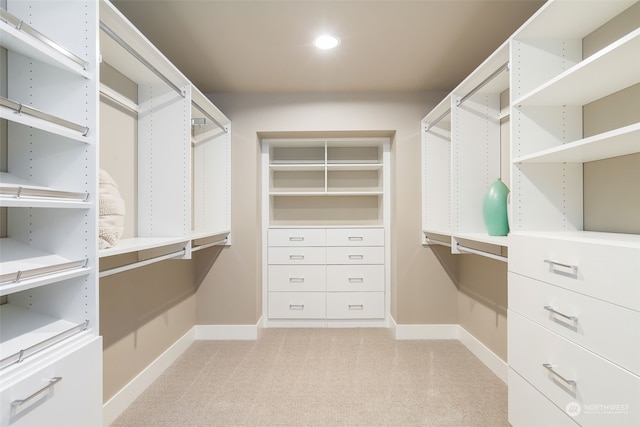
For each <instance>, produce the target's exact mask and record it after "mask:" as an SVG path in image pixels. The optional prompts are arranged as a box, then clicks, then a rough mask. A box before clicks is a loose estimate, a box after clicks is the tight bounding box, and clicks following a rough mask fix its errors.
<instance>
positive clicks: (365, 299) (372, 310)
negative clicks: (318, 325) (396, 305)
mask: <svg viewBox="0 0 640 427" xmlns="http://www.w3.org/2000/svg"><path fill="white" fill-rule="evenodd" d="M327 318H328V319H382V318H384V292H332V293H327Z"/></svg>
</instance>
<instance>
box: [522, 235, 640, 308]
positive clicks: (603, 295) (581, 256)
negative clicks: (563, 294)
mask: <svg viewBox="0 0 640 427" xmlns="http://www.w3.org/2000/svg"><path fill="white" fill-rule="evenodd" d="M509 270H510V271H513V272H514V273H518V274H522V275H523V276H528V277H532V278H534V279H538V280H542V281H543V282H547V283H551V284H554V285H558V286H562V287H563V288H566V289H569V290H572V291H575V292H579V293H582V294H586V295H590V296H593V297H595V298H599V299H602V300H605V301H609V302H612V303H614V304H619V305H622V306H623V307H628V308H631V309H634V310H637V311H640V286H638V284H639V283H640V247H632V245H628V246H618V245H613V244H611V245H608V244H604V243H593V242H586V241H584V240H578V239H574V240H567V239H559V238H553V237H544V236H542V237H541V236H528V235H519V234H512V235H510V236H509Z"/></svg>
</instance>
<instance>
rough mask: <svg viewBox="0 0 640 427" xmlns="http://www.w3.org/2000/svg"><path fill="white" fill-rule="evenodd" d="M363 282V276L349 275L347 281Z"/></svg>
mask: <svg viewBox="0 0 640 427" xmlns="http://www.w3.org/2000/svg"><path fill="white" fill-rule="evenodd" d="M362 282H364V277H349V283H362Z"/></svg>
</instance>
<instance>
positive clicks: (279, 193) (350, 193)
mask: <svg viewBox="0 0 640 427" xmlns="http://www.w3.org/2000/svg"><path fill="white" fill-rule="evenodd" d="M383 193H384V192H383V191H382V190H372V191H324V190H321V191H271V192H269V196H382V195H383Z"/></svg>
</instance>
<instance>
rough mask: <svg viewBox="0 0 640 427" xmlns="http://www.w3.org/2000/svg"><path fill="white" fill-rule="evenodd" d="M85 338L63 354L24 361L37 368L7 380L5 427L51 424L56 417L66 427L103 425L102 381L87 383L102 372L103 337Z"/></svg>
mask: <svg viewBox="0 0 640 427" xmlns="http://www.w3.org/2000/svg"><path fill="white" fill-rule="evenodd" d="M81 341H82V342H83V343H82V344H80V345H77V346H76V345H69V346H68V347H69V348H68V350H64V353H63V354H61V355H60V357H54V356H53V354H52V357H51V359H49V360H47V361H45V360H46V359H47V357H46V356H43V358H44V360H42V361H41V362H38V363H33V362H23V363H31V364H32V365H33V371H32V372H30V373H29V374H28V376H26V377H24V378H15V379H14V380H13V381H11V380H8V381H6V383H5V382H3V384H2V389H1V390H0V417H1V419H0V426H1V427H9V426H10V427H27V426H51V425H53V424H52V420H55V421H53V422H54V423H58V422H64V425H65V427H66V426H68V427H86V426H99V425H102V408H101V406H102V383H101V382H100V383H96V382H95V381H89V382H87V378H94V375H93V372H97V371H102V339H100V338H95V337H91V338H90V339H88V340H81ZM100 378H101V377H100ZM56 425H60V424H56Z"/></svg>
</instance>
